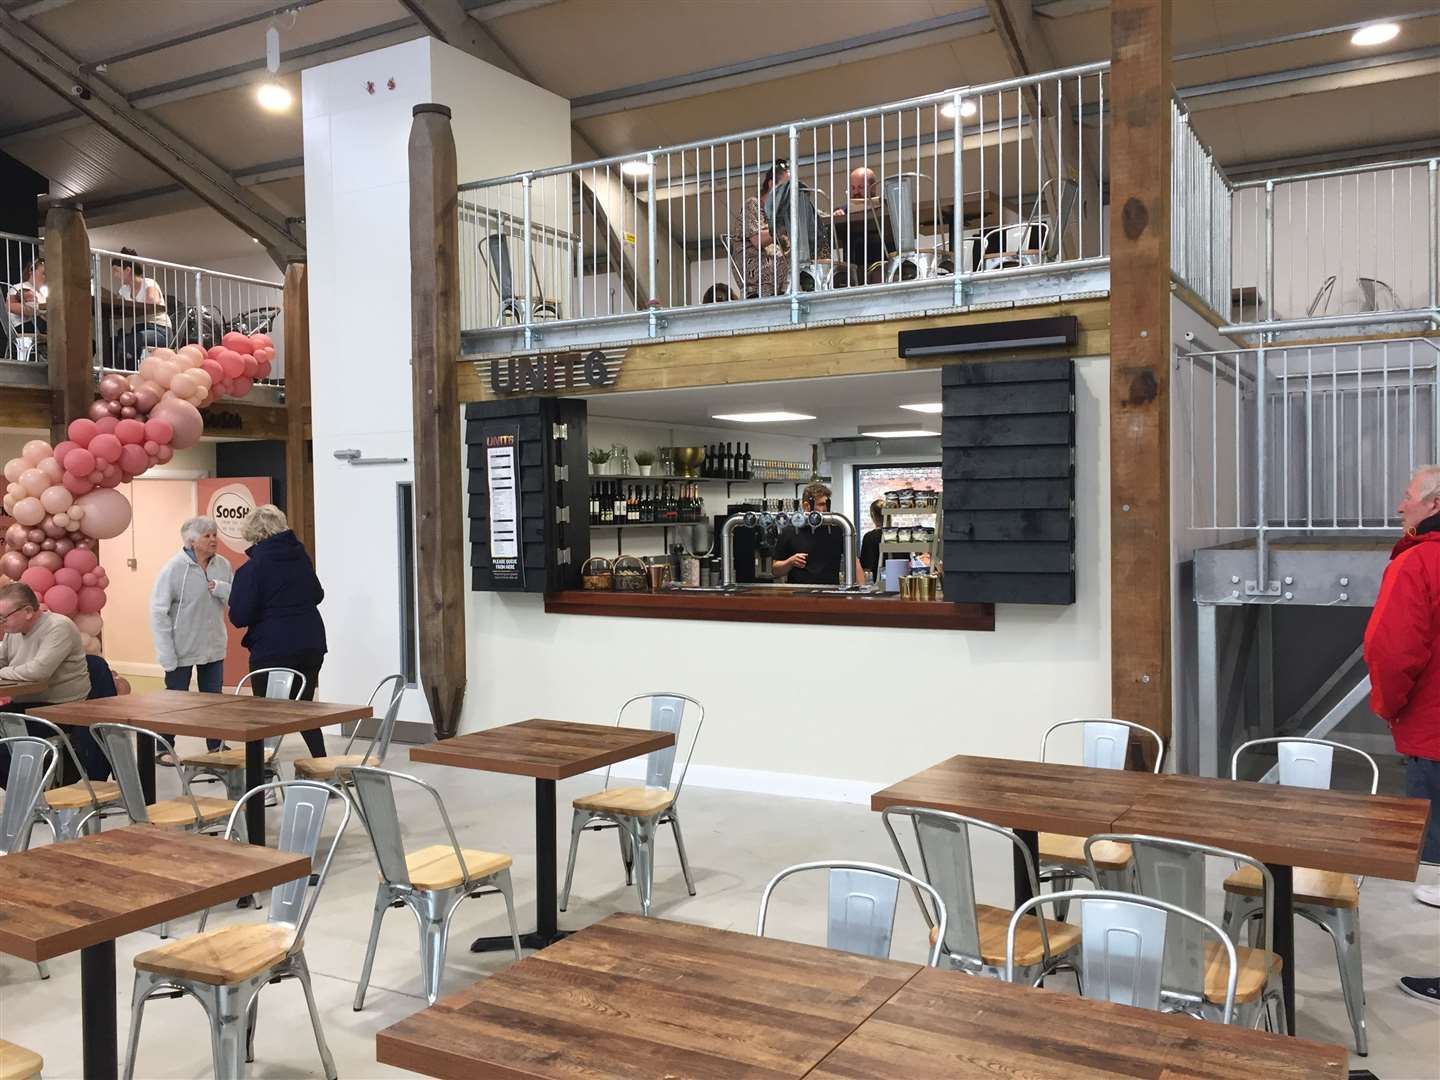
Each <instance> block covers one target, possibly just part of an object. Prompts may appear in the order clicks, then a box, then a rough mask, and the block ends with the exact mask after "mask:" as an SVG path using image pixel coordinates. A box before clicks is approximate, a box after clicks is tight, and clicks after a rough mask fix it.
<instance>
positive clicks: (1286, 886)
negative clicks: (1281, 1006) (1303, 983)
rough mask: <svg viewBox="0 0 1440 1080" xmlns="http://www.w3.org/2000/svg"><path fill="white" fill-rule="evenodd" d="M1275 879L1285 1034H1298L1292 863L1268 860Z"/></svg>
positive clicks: (1276, 941)
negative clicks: (1285, 864)
mask: <svg viewBox="0 0 1440 1080" xmlns="http://www.w3.org/2000/svg"><path fill="white" fill-rule="evenodd" d="M1265 866H1266V868H1267V869H1268V870H1269V871H1270V876H1271V878H1273V879H1274V881H1275V927H1274V929H1273V930H1272V931H1271V938H1272V942H1273V944H1274V947H1275V955H1276V956H1278V957H1280V963H1281V965H1282V967H1281V969H1280V985H1281V987H1282V989H1283V994H1284V998H1285V1027H1286V1031H1285V1034H1287V1035H1294V1034H1295V904H1294V895H1293V888H1294V872H1293V871H1292V870H1291V869H1290V867H1288V866H1281V865H1279V864H1278V863H1266V864H1265Z"/></svg>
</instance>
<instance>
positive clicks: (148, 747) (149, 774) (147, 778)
mask: <svg viewBox="0 0 1440 1080" xmlns="http://www.w3.org/2000/svg"><path fill="white" fill-rule="evenodd" d="M135 758H136V764H138V765H139V766H140V791H141V793H142V794H143V795H144V796H145V803H146V805H147V806H148V805H149V804H150V803H153V802H154V801H155V740H154V738H153V737H151V736H149V735H136V736H135ZM172 764H174V765H176V766H177V767H178V766H179V762H172Z"/></svg>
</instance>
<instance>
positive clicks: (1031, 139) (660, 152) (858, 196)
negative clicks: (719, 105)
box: [459, 63, 1109, 344]
mask: <svg viewBox="0 0 1440 1080" xmlns="http://www.w3.org/2000/svg"><path fill="white" fill-rule="evenodd" d="M1108 71H1109V65H1108V64H1104V63H1102V64H1089V65H1085V66H1082V67H1074V68H1069V69H1065V70H1063V71H1056V72H1051V73H1047V74H1044V75H1037V76H1032V77H1028V78H1023V79H1011V80H1007V81H1005V82H997V83H989V84H986V85H980V86H967V87H961V88H957V89H951V90H946V91H944V92H941V93H935V94H928V95H924V96H921V97H917V98H912V99H910V100H907V101H901V102H892V103H889V104H886V105H880V106H876V107H874V108H868V109H859V110H854V111H851V112H845V113H839V114H836V115H834V116H827V117H822V118H820V119H818V120H805V121H797V122H795V123H791V124H778V125H775V126H773V127H766V128H760V129H756V130H754V131H747V132H744V133H741V134H737V135H731V136H727V137H724V138H719V139H711V140H702V141H699V142H693V143H687V144H684V145H681V146H671V147H661V148H658V149H655V150H651V151H647V152H644V153H639V154H633V155H629V156H625V157H614V158H606V159H603V160H599V161H591V162H585V163H583V164H579V165H566V166H560V167H556V168H551V169H540V170H534V171H529V172H523V173H517V174H515V175H512V176H506V177H499V178H496V179H490V180H483V181H479V182H475V183H468V184H464V185H462V186H461V188H460V211H459V214H460V220H459V235H460V271H461V288H462V305H461V329H462V331H473V330H483V329H487V328H490V327H499V326H516V325H519V326H524V327H525V328H526V333H525V337H526V341H527V344H528V343H529V340H530V337H531V334H530V329H531V328H532V327H533V326H535V325H536V324H539V323H546V322H555V321H564V322H572V321H579V320H601V319H617V318H631V319H634V318H636V317H637V316H644V315H648V324H649V333H650V335H651V336H654V335H655V334H656V333H657V330H658V326H659V321H660V314H661V313H662V312H664V311H666V310H670V309H679V308H690V307H696V306H699V305H702V304H707V303H713V302H717V301H733V302H738V303H744V302H747V301H748V302H751V303H761V304H764V303H788V304H789V306H790V311H791V321H792V322H799V321H801V319H802V317H803V306H802V302H801V301H802V298H803V294H805V293H806V292H821V291H830V290H834V289H841V288H845V289H859V288H875V289H888V288H894V287H901V286H903V285H904V284H906V283H908V282H912V281H917V280H926V281H932V280H934V279H937V278H949V279H953V283H954V297H955V302H956V303H957V304H959V303H962V302H963V299H962V298H963V294H964V288H965V283H966V281H967V280H969V279H972V278H974V277H977V276H980V275H985V274H1001V273H1015V272H1020V273H1025V272H1030V271H1032V270H1034V269H1036V268H1039V269H1048V268H1050V267H1057V266H1076V265H1081V264H1095V263H1099V262H1101V261H1103V260H1104V259H1105V258H1106V257H1107V255H1108V250H1109V245H1108V236H1107V223H1106V220H1105V216H1104V213H1103V208H1102V203H1103V198H1104V192H1105V169H1106V162H1105V140H1106V131H1105V127H1106V123H1107V120H1106V117H1107V112H1106V90H1107V87H1106V83H1107V80H1108ZM957 148H958V152H957ZM957 193H958V194H957Z"/></svg>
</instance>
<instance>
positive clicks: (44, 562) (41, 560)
mask: <svg viewBox="0 0 1440 1080" xmlns="http://www.w3.org/2000/svg"><path fill="white" fill-rule="evenodd" d="M64 565H65V563H64V560H62V559H61V558H60V556H59V555H56V554H55V552H53V551H41V552H38V553H36V555H35V557H34V558H32V559H31V560H30V566H31V567H32V568H33V567H36V566H43V567H44V568H45V569H46V570H49V571H50V572H51V573H52V574H53V573H54V572H55V571H56V570H59V569H60V567H62V566H64Z"/></svg>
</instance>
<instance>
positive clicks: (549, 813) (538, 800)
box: [470, 780, 570, 952]
mask: <svg viewBox="0 0 1440 1080" xmlns="http://www.w3.org/2000/svg"><path fill="white" fill-rule="evenodd" d="M558 885H559V881H558V878H557V876H556V873H555V781H554V780H536V781H535V921H536V923H537V924H538V925H537V926H536V927H535V929H534V930H533V931H531V932H530V933H526V934H521V935H520V947H521V948H522V949H543V948H545V947H546V946H547V945H553V944H555V942H557V941H559V940H560V939H561V938H563V937H568V936H569V934H570V931H568V930H561V929H560V910H559V903H560V897H559V894H558V892H557V888H558ZM513 947H514V944H513V942H511V940H510V935H509V934H500V935H498V936H496V937H481V938H476V939H475V940H474V941H472V942H471V943H470V951H471V952H497V951H499V950H502V949H510V948H513Z"/></svg>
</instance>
